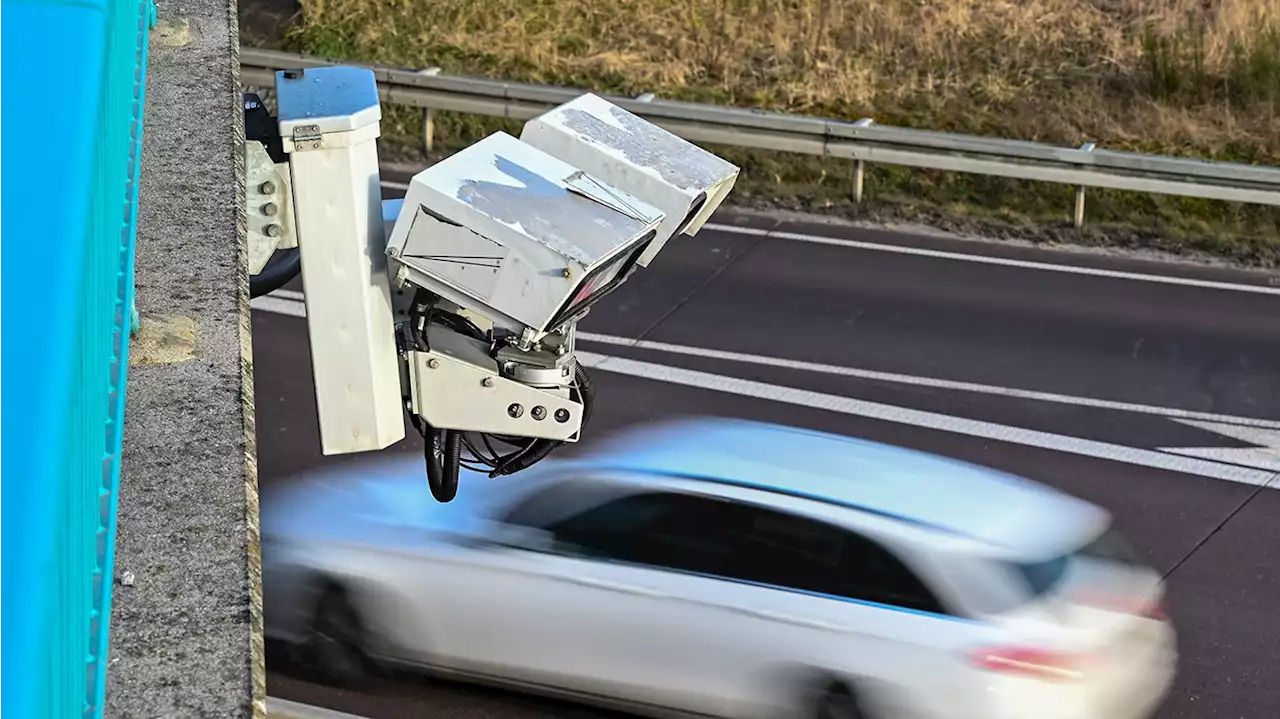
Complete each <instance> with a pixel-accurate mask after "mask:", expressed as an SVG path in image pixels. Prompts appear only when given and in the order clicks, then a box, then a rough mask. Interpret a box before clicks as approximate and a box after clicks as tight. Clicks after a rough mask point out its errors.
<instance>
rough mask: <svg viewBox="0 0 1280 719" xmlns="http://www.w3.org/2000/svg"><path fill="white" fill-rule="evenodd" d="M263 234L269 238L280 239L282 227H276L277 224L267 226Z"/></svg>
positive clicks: (263, 229)
mask: <svg viewBox="0 0 1280 719" xmlns="http://www.w3.org/2000/svg"><path fill="white" fill-rule="evenodd" d="M262 233H263V234H264V235H266V236H267V237H279V236H280V225H276V224H270V225H267V226H266V227H264V228H262Z"/></svg>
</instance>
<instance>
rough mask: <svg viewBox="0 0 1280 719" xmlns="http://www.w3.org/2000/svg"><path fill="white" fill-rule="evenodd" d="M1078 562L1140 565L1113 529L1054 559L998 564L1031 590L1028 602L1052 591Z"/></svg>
mask: <svg viewBox="0 0 1280 719" xmlns="http://www.w3.org/2000/svg"><path fill="white" fill-rule="evenodd" d="M1078 560H1086V561H1095V562H1105V563H1108V564H1118V565H1122V566H1133V565H1137V564H1140V563H1141V559H1139V557H1138V555H1137V552H1135V551H1134V550H1133V548H1132V547H1131V546H1129V543H1128V541H1126V540H1125V538H1124V537H1123V536H1121V535H1120V533H1119V532H1117V531H1116V530H1115V529H1108V530H1107V531H1105V532H1103V533H1102V534H1101V535H1099V536H1098V537H1096V538H1094V539H1093V541H1091V542H1089V543H1088V544H1086V545H1084V546H1083V547H1081V548H1079V549H1077V550H1075V551H1072V552H1067V553H1065V554H1060V555H1058V556H1056V557H1051V558H1049V559H1043V560H1037V561H1011V560H1005V561H1003V562H1002V564H1004V565H1005V566H1007V567H1009V568H1010V569H1012V570H1013V571H1014V572H1015V573H1017V574H1018V575H1019V576H1020V577H1021V578H1022V580H1023V581H1024V582H1026V584H1027V586H1028V587H1029V588H1030V590H1031V597H1030V598H1032V599H1034V598H1036V597H1040V596H1043V595H1045V594H1048V593H1049V592H1051V591H1053V590H1054V589H1055V588H1056V587H1057V586H1058V585H1059V584H1060V583H1061V582H1062V580H1063V578H1064V577H1065V576H1066V575H1067V571H1068V569H1070V567H1071V565H1072V563H1073V562H1075V561H1078Z"/></svg>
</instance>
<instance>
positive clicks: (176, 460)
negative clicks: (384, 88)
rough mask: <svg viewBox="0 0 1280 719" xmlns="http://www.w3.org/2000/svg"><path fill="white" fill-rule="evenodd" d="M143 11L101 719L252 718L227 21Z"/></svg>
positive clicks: (236, 117)
mask: <svg viewBox="0 0 1280 719" xmlns="http://www.w3.org/2000/svg"><path fill="white" fill-rule="evenodd" d="M158 5H159V21H158V23H157V26H156V28H155V30H154V31H153V33H152V36H151V49H150V52H151V59H150V66H149V69H148V73H149V75H148V78H147V80H148V82H147V97H146V104H147V106H146V116H145V117H146V124H145V128H144V133H145V135H144V144H143V167H142V178H141V197H140V208H139V221H138V241H137V264H136V268H137V269H136V271H137V305H138V310H139V312H140V314H141V319H142V324H141V330H140V332H139V334H138V336H137V337H136V338H135V340H134V345H133V346H132V348H131V352H132V360H131V364H132V365H133V366H132V367H131V368H130V371H129V381H128V390H127V391H128V395H127V397H128V399H127V402H128V404H127V409H126V415H125V435H124V459H123V471H122V478H121V485H120V503H119V513H118V537H117V542H116V547H117V555H116V561H115V566H116V570H115V571H116V582H117V588H116V594H115V604H114V611H113V615H112V622H111V649H110V659H109V662H110V664H109V667H110V668H109V674H108V685H107V697H106V698H107V707H106V716H107V717H219V718H222V717H246V716H253V717H262V716H265V697H266V691H265V671H264V667H263V652H262V599H261V598H262V592H261V571H260V565H259V561H260V560H259V556H260V555H259V547H258V494H257V491H258V490H257V487H258V483H257V461H256V456H255V451H256V450H255V444H254V417H253V362H252V357H251V350H250V329H249V327H250V325H249V297H248V284H247V276H246V273H245V266H246V265H245V245H244V243H245V239H244V238H245V229H244V222H245V220H244V210H243V194H244V191H243V186H242V178H243V173H244V162H243V155H242V149H241V146H242V143H243V134H244V129H243V120H242V117H243V115H242V112H243V110H242V107H241V100H240V83H239V60H238V52H239V33H238V25H237V19H236V6H235V3H234V2H233V1H232V0H160V2H159V3H158Z"/></svg>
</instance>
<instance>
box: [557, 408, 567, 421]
mask: <svg viewBox="0 0 1280 719" xmlns="http://www.w3.org/2000/svg"><path fill="white" fill-rule="evenodd" d="M556 421H557V422H559V423H560V424H564V423H565V422H568V421H569V410H567V409H564V408H561V409H558V410H556Z"/></svg>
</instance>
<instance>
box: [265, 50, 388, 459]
mask: <svg viewBox="0 0 1280 719" xmlns="http://www.w3.org/2000/svg"><path fill="white" fill-rule="evenodd" d="M276 98H277V105H278V109H279V110H278V111H279V116H278V119H279V124H280V134H281V135H282V136H283V138H284V149H285V151H286V152H288V153H289V167H290V175H291V177H292V180H293V206H294V212H295V220H296V224H295V227H296V231H297V235H298V246H299V248H300V252H301V258H302V284H303V288H304V290H305V293H304V294H305V297H306V305H307V327H308V331H309V334H310V338H311V363H312V373H313V375H314V377H315V387H316V407H317V411H318V415H319V423H320V440H321V447H322V450H323V452H324V454H326V455H330V454H344V453H350V452H363V451H369V450H377V449H383V448H385V447H387V446H389V445H391V444H394V443H395V442H398V441H400V440H401V439H404V416H403V407H402V395H401V387H400V371H399V364H398V357H397V350H396V342H395V328H394V323H393V318H392V308H391V295H390V281H389V278H388V277H387V267H386V254H385V248H386V240H385V235H384V234H383V225H382V188H381V186H380V182H379V175H378V149H377V138H378V135H379V133H380V122H381V119H382V111H381V108H380V105H379V102H378V87H377V83H376V82H375V80H374V76H373V73H372V72H371V71H369V70H365V69H362V68H354V67H320V68H309V69H306V70H287V71H283V72H279V73H276Z"/></svg>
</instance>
